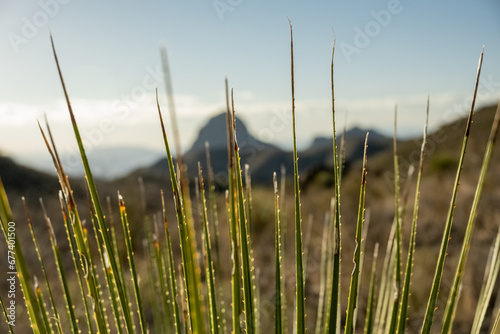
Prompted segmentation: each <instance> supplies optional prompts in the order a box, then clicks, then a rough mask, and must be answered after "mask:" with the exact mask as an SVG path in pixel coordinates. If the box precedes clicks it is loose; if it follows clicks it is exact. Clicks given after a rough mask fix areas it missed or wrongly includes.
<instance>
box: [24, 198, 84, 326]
mask: <svg viewBox="0 0 500 334" xmlns="http://www.w3.org/2000/svg"><path fill="white" fill-rule="evenodd" d="M40 200H41V199H40ZM21 201H22V202H23V207H24V211H25V212H26V219H27V221H28V226H29V229H30V233H31V239H32V240H33V245H34V246H35V251H36V255H37V257H38V262H39V263H40V267H41V268H42V273H43V277H44V279H45V285H46V287H47V291H48V293H49V300H50V306H51V309H52V313H53V317H54V320H55V321H56V324H57V325H58V326H57V327H56V328H57V330H58V333H62V329H61V327H60V324H61V317H60V316H59V312H58V311H57V305H56V302H55V300H54V294H53V293H52V288H51V286H50V280H49V277H48V275H47V270H46V268H45V263H44V261H43V258H42V254H41V251H40V246H39V244H38V239H37V237H36V235H35V230H34V229H33V222H32V220H31V216H30V213H29V210H28V205H27V203H26V199H25V198H24V197H22V198H21ZM50 228H52V226H50ZM49 232H51V230H50V229H49ZM50 237H51V238H54V240H55V235H54V234H53V233H50ZM54 255H55V253H54ZM58 269H59V267H58ZM65 297H66V296H65ZM70 308H71V309H70ZM73 308H74V307H73V303H66V310H67V312H68V316H69V318H70V319H71V325H72V327H73V331H75V330H76V332H78V325H77V324H76V317H75V318H74V320H75V321H73V318H72V317H71V312H73V315H74V310H73Z"/></svg>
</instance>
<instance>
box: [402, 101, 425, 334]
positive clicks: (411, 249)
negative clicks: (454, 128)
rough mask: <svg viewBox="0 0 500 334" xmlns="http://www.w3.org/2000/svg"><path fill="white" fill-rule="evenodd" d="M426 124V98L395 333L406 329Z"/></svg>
mask: <svg viewBox="0 0 500 334" xmlns="http://www.w3.org/2000/svg"><path fill="white" fill-rule="evenodd" d="M428 123H429V98H427V112H426V120H425V126H424V137H423V140H422V147H421V149H420V163H419V167H418V176H417V186H416V190H415V202H414V206H413V219H412V224H411V235H410V244H409V246H408V258H407V260H406V269H405V279H404V283H403V288H402V292H401V304H400V306H399V312H398V324H397V333H404V332H405V329H406V318H407V313H408V297H409V295H410V286H411V276H412V269H413V257H414V253H415V239H416V236H417V218H418V207H419V197H420V182H421V178H422V171H423V168H424V153H425V145H426V144H427V126H428Z"/></svg>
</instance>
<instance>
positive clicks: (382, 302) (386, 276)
mask: <svg viewBox="0 0 500 334" xmlns="http://www.w3.org/2000/svg"><path fill="white" fill-rule="evenodd" d="M395 234H396V220H395V219H394V221H393V222H392V225H391V229H390V232H389V237H388V239H387V245H386V249H385V255H384V262H383V263H382V275H381V278H380V284H379V287H378V297H377V306H376V308H375V319H374V333H383V332H384V329H385V320H386V315H387V311H388V304H389V298H390V297H389V296H390V292H391V291H392V290H393V284H392V283H393V279H394V275H393V274H394V259H395V258H396V256H395V255H394V252H395V250H396V247H395V242H394V238H395Z"/></svg>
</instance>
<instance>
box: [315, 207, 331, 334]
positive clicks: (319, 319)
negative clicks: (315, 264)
mask: <svg viewBox="0 0 500 334" xmlns="http://www.w3.org/2000/svg"><path fill="white" fill-rule="evenodd" d="M329 223H330V215H329V212H328V211H327V212H326V214H325V220H324V223H323V235H322V238H321V260H320V269H319V275H320V283H319V296H318V311H317V312H316V313H317V316H316V329H315V334H321V333H322V330H323V319H324V314H325V297H326V293H327V277H326V275H327V271H326V270H327V268H328V267H327V264H328V260H329V256H328V239H329V238H328V236H329V233H328V230H329V227H330V226H329Z"/></svg>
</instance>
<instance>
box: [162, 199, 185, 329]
mask: <svg viewBox="0 0 500 334" xmlns="http://www.w3.org/2000/svg"><path fill="white" fill-rule="evenodd" d="M161 204H162V212H163V225H164V227H165V239H166V243H167V260H168V279H169V280H170V284H169V288H170V296H171V301H172V308H173V310H174V325H175V332H176V334H180V333H181V331H182V327H181V319H180V315H179V304H178V303H177V286H176V280H175V267H174V255H173V252H172V242H171V239H170V232H169V229H168V222H167V215H166V209H165V199H164V197H163V190H162V191H161ZM185 325H186V327H187V324H185Z"/></svg>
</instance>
